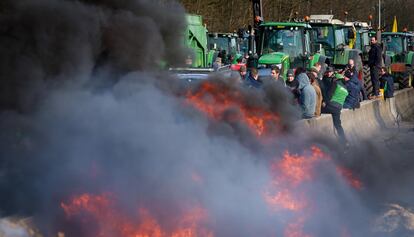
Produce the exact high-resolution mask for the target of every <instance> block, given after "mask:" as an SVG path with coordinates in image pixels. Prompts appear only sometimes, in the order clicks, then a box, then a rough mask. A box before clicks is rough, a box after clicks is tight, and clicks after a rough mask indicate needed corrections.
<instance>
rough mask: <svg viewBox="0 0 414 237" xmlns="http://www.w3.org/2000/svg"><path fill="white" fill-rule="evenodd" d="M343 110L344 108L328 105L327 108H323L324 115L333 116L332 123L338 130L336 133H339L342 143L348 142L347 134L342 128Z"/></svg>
mask: <svg viewBox="0 0 414 237" xmlns="http://www.w3.org/2000/svg"><path fill="white" fill-rule="evenodd" d="M341 109H342V108H340V107H337V106H334V105H332V104H329V103H328V104H327V105H326V106H325V107H323V108H322V113H324V114H331V115H332V122H333V125H334V127H335V129H336V132H337V133H338V136H339V139H340V140H341V142H346V141H347V140H346V137H345V132H344V129H343V128H342V123H341Z"/></svg>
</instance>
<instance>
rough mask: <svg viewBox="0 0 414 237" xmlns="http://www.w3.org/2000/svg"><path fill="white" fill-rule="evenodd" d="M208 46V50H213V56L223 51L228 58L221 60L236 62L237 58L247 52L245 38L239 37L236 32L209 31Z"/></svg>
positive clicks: (229, 62)
mask: <svg viewBox="0 0 414 237" xmlns="http://www.w3.org/2000/svg"><path fill="white" fill-rule="evenodd" d="M208 46H209V50H210V51H215V55H214V57H217V56H218V55H219V54H223V52H225V53H226V56H227V57H228V58H226V59H222V60H223V61H225V62H227V64H236V63H237V59H238V58H240V57H242V56H244V53H245V52H247V38H240V37H239V35H238V34H236V33H209V34H208ZM229 59H230V60H229Z"/></svg>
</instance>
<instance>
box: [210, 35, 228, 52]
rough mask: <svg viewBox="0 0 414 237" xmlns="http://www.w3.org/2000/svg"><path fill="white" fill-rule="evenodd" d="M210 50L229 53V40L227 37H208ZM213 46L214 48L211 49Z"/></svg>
mask: <svg viewBox="0 0 414 237" xmlns="http://www.w3.org/2000/svg"><path fill="white" fill-rule="evenodd" d="M209 45H210V49H216V50H219V51H222V50H226V52H229V51H230V45H229V38H228V37H220V36H219V37H209ZM213 46H215V48H214V47H213Z"/></svg>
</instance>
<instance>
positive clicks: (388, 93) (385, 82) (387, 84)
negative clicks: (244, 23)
mask: <svg viewBox="0 0 414 237" xmlns="http://www.w3.org/2000/svg"><path fill="white" fill-rule="evenodd" d="M380 80H381V89H384V99H385V100H386V99H389V98H392V97H394V78H393V77H392V76H391V75H390V74H388V72H387V68H386V67H382V68H381V79H380Z"/></svg>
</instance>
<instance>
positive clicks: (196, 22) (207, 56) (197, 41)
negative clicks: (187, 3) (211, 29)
mask: <svg viewBox="0 0 414 237" xmlns="http://www.w3.org/2000/svg"><path fill="white" fill-rule="evenodd" d="M186 17H187V23H188V28H187V31H186V37H185V43H186V45H187V47H188V48H190V49H192V50H193V54H192V55H189V56H188V58H187V60H186V64H187V66H188V67H193V68H210V67H212V65H213V59H214V53H215V51H212V50H209V48H208V39H207V33H208V31H207V28H206V27H205V26H204V25H203V20H202V17H201V16H199V15H187V16H186Z"/></svg>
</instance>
